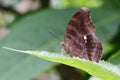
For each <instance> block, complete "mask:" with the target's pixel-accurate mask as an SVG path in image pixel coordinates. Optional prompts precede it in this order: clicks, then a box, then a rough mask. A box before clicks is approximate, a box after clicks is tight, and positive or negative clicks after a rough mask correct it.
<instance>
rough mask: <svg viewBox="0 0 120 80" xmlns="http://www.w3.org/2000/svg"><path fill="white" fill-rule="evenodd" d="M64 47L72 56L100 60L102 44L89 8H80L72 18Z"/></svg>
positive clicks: (63, 43)
mask: <svg viewBox="0 0 120 80" xmlns="http://www.w3.org/2000/svg"><path fill="white" fill-rule="evenodd" d="M62 47H63V48H64V51H65V52H66V53H69V54H70V55H71V56H74V57H79V58H85V59H87V60H90V61H95V62H99V60H100V59H101V55H102V50H103V48H102V44H101V42H100V41H99V40H98V38H97V37H96V35H95V26H94V24H93V23H92V21H91V20H90V10H89V9H88V8H81V9H79V10H78V11H77V12H76V13H75V14H74V15H73V16H72V18H71V19H70V21H69V23H68V27H67V29H66V33H65V37H64V41H63V42H62Z"/></svg>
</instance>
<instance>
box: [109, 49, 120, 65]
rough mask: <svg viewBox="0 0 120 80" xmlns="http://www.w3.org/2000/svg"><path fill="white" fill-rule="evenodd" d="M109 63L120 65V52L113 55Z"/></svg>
mask: <svg viewBox="0 0 120 80" xmlns="http://www.w3.org/2000/svg"><path fill="white" fill-rule="evenodd" d="M108 61H109V62H111V63H113V64H115V65H120V51H118V52H116V53H115V54H113V55H112V56H111V57H110V58H109V59H108Z"/></svg>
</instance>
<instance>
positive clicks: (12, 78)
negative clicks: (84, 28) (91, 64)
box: [0, 0, 120, 80]
mask: <svg viewBox="0 0 120 80" xmlns="http://www.w3.org/2000/svg"><path fill="white" fill-rule="evenodd" d="M119 4H120V0H12V1H11V0H0V47H1V48H0V80H96V78H94V77H91V76H90V75H89V74H87V73H86V72H84V71H82V70H81V71H80V70H77V69H75V68H72V67H69V66H66V65H62V64H57V63H52V62H48V61H46V60H42V59H39V58H36V57H33V56H29V55H25V54H17V53H16V52H11V51H7V50H4V49H2V47H4V46H5V47H10V48H15V49H22V50H45V51H50V52H59V53H61V47H60V42H61V41H62V40H63V38H64V33H65V29H66V27H67V23H68V21H69V19H70V17H71V16H72V14H73V13H74V12H75V11H76V10H78V9H79V8H80V7H88V8H90V9H91V18H92V20H93V22H94V23H95V25H96V34H97V36H98V37H99V38H100V40H101V41H102V43H103V47H104V50H103V57H102V59H103V60H105V61H108V62H110V63H112V64H115V65H117V66H118V67H119V65H120V5H119ZM15 53H16V54H15Z"/></svg>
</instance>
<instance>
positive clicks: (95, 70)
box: [4, 47, 120, 80]
mask: <svg viewBox="0 0 120 80" xmlns="http://www.w3.org/2000/svg"><path fill="white" fill-rule="evenodd" d="M4 48H5V49H9V50H13V51H17V52H22V53H27V54H30V55H33V56H37V57H39V58H43V59H46V60H49V61H53V62H58V63H62V64H66V65H69V66H72V67H75V68H78V69H82V70H84V71H86V72H88V73H89V74H91V75H92V76H95V77H97V78H100V79H101V80H120V69H119V68H117V66H114V65H112V64H110V63H107V62H105V61H100V62H99V63H96V62H92V61H89V60H85V59H80V58H76V57H73V58H71V57H69V56H66V55H62V54H56V53H50V52H46V51H40V52H38V51H22V50H15V49H11V48H6V47H4Z"/></svg>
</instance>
